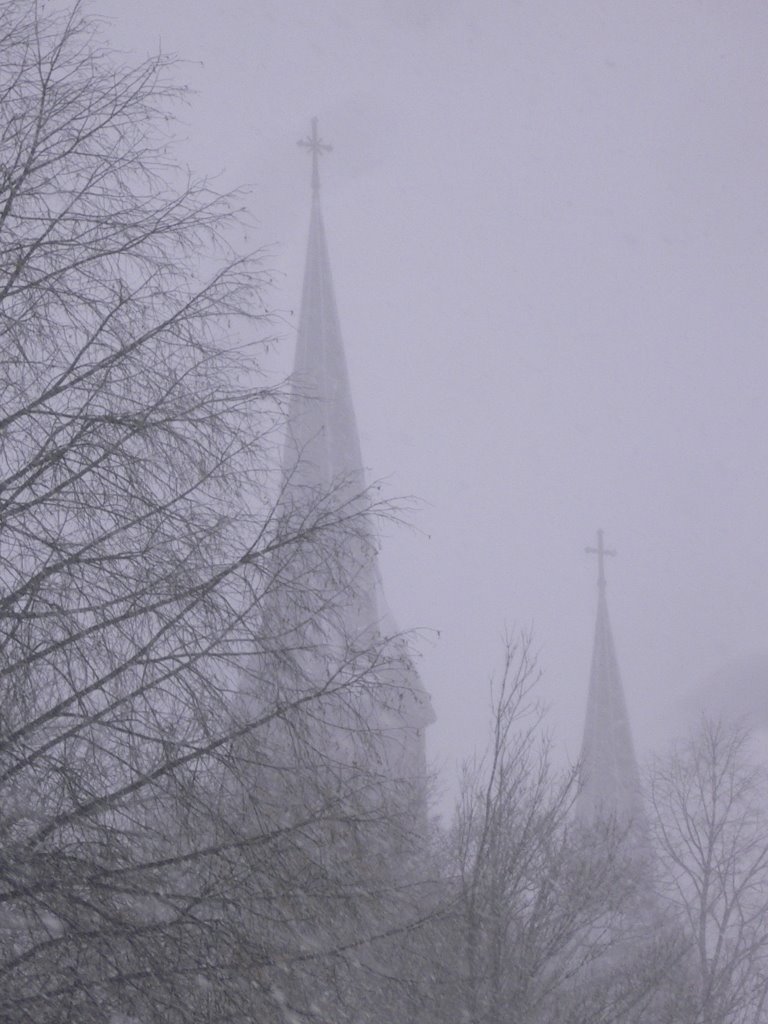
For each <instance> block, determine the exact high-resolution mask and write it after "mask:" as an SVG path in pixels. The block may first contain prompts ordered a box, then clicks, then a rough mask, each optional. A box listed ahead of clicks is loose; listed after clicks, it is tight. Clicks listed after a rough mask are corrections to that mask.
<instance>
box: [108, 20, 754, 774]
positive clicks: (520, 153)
mask: <svg viewBox="0 0 768 1024" xmlns="http://www.w3.org/2000/svg"><path fill="white" fill-rule="evenodd" d="M91 9H92V10H93V11H95V12H96V13H99V14H103V15H105V16H106V18H107V19H108V20H107V23H106V29H105V31H106V34H107V36H108V37H109V38H110V39H111V41H112V42H113V43H114V44H115V45H117V46H118V47H119V48H120V49H122V50H123V51H124V52H126V53H127V54H130V53H135V54H138V55H140V56H141V55H144V54H145V53H147V52H150V51H155V50H157V49H158V47H162V49H164V50H166V51H171V52H175V53H178V54H179V55H181V56H182V57H184V58H186V59H188V61H189V63H188V64H185V65H183V66H182V67H181V68H180V69H179V72H178V73H179V76H180V78H181V80H187V81H188V82H189V83H190V85H191V87H192V89H194V90H195V91H196V95H193V96H191V97H190V105H189V107H188V108H187V109H185V110H183V111H182V112H181V114H182V118H183V120H184V122H185V125H184V129H183V130H184V133H185V134H186V139H185V140H184V142H183V143H182V146H181V153H182V156H183V158H184V159H185V160H187V161H189V163H190V164H191V165H192V166H193V167H194V169H195V170H196V171H203V172H208V173H211V174H214V175H218V178H217V181H218V184H219V185H220V187H222V188H229V187H232V186H235V185H239V184H242V183H249V184H250V185H251V186H252V190H251V193H250V197H249V207H250V209H251V211H252V214H253V217H254V218H255V220H256V221H257V222H258V223H257V227H256V228H255V229H254V230H253V231H252V232H250V234H249V237H248V239H247V240H244V242H245V244H246V245H250V246H255V245H267V246H269V247H270V256H269V262H270V264H271V266H272V267H274V269H275V271H276V283H275V287H274V289H273V291H272V293H271V294H270V295H268V297H267V299H268V302H269V303H270V305H272V306H273V307H274V308H276V309H278V310H280V311H282V314H283V316H282V319H281V321H280V323H279V324H278V326H277V331H278V333H279V334H280V335H281V336H282V339H283V340H282V343H281V345H280V347H279V350H278V352H277V353H276V354H275V356H274V359H275V362H274V366H273V367H272V369H273V370H274V372H275V373H276V374H278V373H280V372H284V371H285V370H287V368H288V367H289V366H290V363H291V360H292V357H293V345H294V333H293V329H294V327H295V322H296V314H297V312H298V310H297V306H298V301H299V294H300V285H301V279H300V278H301V269H302V262H303V254H304V246H305V242H306V231H307V224H308V216H309V167H308V161H307V159H306V155H305V154H304V153H303V152H302V151H301V150H299V149H298V147H297V146H296V141H297V140H298V139H299V138H300V137H302V136H303V135H305V134H306V131H307V129H308V125H309V119H310V117H311V116H312V115H317V116H318V117H319V122H320V131H321V134H322V135H323V136H324V137H325V138H327V139H328V141H330V142H332V143H333V145H334V151H333V153H332V154H330V155H329V156H328V157H326V158H325V159H324V160H323V166H322V177H323V205H324V212H325V220H326V227H327V230H328V236H329V245H330V250H331V259H332V262H333V267H334V276H335V284H336V291H337V299H338V304H339V310H340V315H341V321H342V329H343V333H344V337H345V343H346V348H347V357H348V362H349V369H350V377H351V383H352V389H353V394H354V397H355V403H356V408H357V415H358V421H359V424H360V429H361V440H362V447H363V454H364V460H365V462H366V464H367V466H368V467H369V469H370V478H371V479H375V478H382V477H383V478H386V479H387V481H388V486H389V488H390V491H391V493H392V494H413V495H416V496H418V497H419V498H420V499H421V502H422V509H421V511H420V512H419V513H418V514H417V515H416V516H415V517H414V520H413V521H414V526H415V527H416V529H415V530H413V531H399V532H398V533H392V534H391V535H389V536H387V537H386V538H385V545H384V551H383V554H382V568H383V574H384V582H385V588H386V591H387V597H388V601H389V604H390V606H391V607H392V610H393V612H394V614H395V616H396V618H397V619H398V621H399V623H400V625H401V626H403V627H424V628H425V629H427V630H431V631H435V632H434V633H427V634H425V642H424V643H423V645H422V652H423V657H422V659H421V665H420V667H421V672H422V675H423V678H424V682H425V684H426V686H427V688H428V689H429V690H430V691H431V692H432V695H433V701H434V704H435V707H436V710H437V713H438V716H439V720H438V723H437V725H436V726H434V727H433V728H432V729H431V731H430V746H429V751H430V756H431V758H432V759H433V761H435V762H436V763H438V764H443V765H445V766H446V768H447V769H448V770H450V766H451V763H452V761H453V760H454V759H455V758H456V757H460V756H465V755H466V754H468V753H469V752H470V750H471V747H472V745H473V743H476V742H479V741H480V740H481V739H482V727H483V721H484V717H485V713H486V710H487V704H488V698H487V694H488V686H487V678H488V675H489V673H490V672H491V671H492V670H493V668H494V666H495V665H496V664H497V663H498V662H499V660H500V653H501V637H502V635H503V633H504V630H505V627H510V628H512V627H513V626H514V625H515V624H519V625H523V626H532V627H533V629H534V633H535V637H536V647H537V648H538V649H539V650H540V652H541V657H540V662H541V667H542V669H543V671H544V676H545V678H544V692H545V695H546V698H547V700H548V701H549V702H550V704H551V706H552V724H553V728H554V731H555V740H556V742H557V744H558V746H559V749H560V750H562V751H566V752H567V753H568V755H570V756H571V757H575V756H577V754H578V746H579V741H580V733H581V726H582V722H583V715H584V707H585V702H586V689H587V679H588V672H589V659H590V651H591V642H592V630H593V622H594V611H595V603H596V593H595V566H594V564H593V560H590V559H589V558H588V557H587V556H586V555H585V554H584V547H585V545H587V544H591V543H594V534H595V530H596V529H597V528H598V527H603V528H604V529H605V531H606V539H607V542H608V543H609V545H611V546H614V547H617V548H618V550H619V557H618V558H617V559H612V560H611V561H610V563H609V565H608V572H609V577H608V579H609V583H608V599H609V604H610V609H611V617H612V621H613V627H614V634H615V639H616V643H617V648H618V655H619V660H620V663H621V668H622V674H623V678H624V684H625V688H626V692H627V701H628V704H629V708H630V713H631V715H632V718H633V725H634V730H635V735H636V739H637V741H638V746H639V747H640V750H641V752H647V751H648V750H650V749H651V748H652V747H653V746H654V745H655V744H657V743H658V742H659V741H660V740H661V738H662V736H664V735H666V734H668V733H669V732H670V731H671V729H672V726H673V724H674V726H675V727H677V725H678V723H682V720H683V719H684V717H685V714H687V713H689V711H690V707H691V702H690V693H691V691H694V692H698V690H697V688H700V687H701V686H702V685H703V680H704V679H705V678H706V677H707V676H709V675H710V674H711V673H713V672H716V671H718V670H719V669H720V668H721V666H722V665H723V664H724V663H725V662H727V661H729V660H730V659H732V658H736V657H741V656H747V655H752V654H753V653H754V652H761V651H765V650H766V649H767V648H768V643H767V642H766V639H765V633H766V623H767V622H768V531H767V530H766V509H768V473H766V457H765V450H766V440H765V436H766V425H767V421H768V412H767V411H766V401H765V382H766V379H768V347H767V346H766V328H767V327H768V316H767V315H766V281H768V253H767V251H766V238H767V237H768V206H767V204H766V200H765V192H766V181H768V122H767V120H766V117H765V112H766V110H767V109H768V76H766V74H765V53H766V46H767V45H768V6H766V5H765V4H764V3H763V2H758V0H741V2H740V3H739V4H731V3H727V2H725V0H723V2H714V0H698V2H697V0H679V2H673V3H670V2H669V0H663V2H654V0H650V2H648V0H644V2H639V0H630V2H628V3H622V4H616V3H615V2H613V0H610V2H609V0H605V2H597V0H584V2H581V3H574V2H573V0H561V2H554V0H521V2H520V3H510V2H498V3H496V2H490V0H485V2H483V0H480V2H478V0H448V2H446V0H443V2H437V0H429V2H427V0H396V2H393V0H386V2H385V0H317V2H309V0H251V2H249V3H245V2H243V0H230V2H226V0H223V2H222V3H221V5H217V8H216V9H215V10H212V8H211V5H210V4H203V3H202V2H199V0H185V2H182V0H163V2H162V3H160V4H157V3H156V0H154V2H152V3H150V2H149V0H134V2H133V3H132V4H131V5H130V9H129V8H127V7H125V6H124V5H123V4H118V3H117V0H93V3H92V4H91ZM437 631H439V638H438V637H437ZM685 694H688V696H689V701H688V703H687V704H686V705H685V706H686V707H687V708H688V711H687V712H686V711H681V710H680V705H679V703H678V699H679V697H680V696H682V695H685ZM693 703H694V705H695V700H694V702H693Z"/></svg>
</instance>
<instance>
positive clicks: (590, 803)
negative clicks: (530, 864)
mask: <svg viewBox="0 0 768 1024" xmlns="http://www.w3.org/2000/svg"><path fill="white" fill-rule="evenodd" d="M586 550H587V552H588V553H589V554H595V555H597V565H598V574H597V622H596V624H595V642H594V648H593V651H592V669H591V672H590V680H589V695H588V698H587V715H586V721H585V724H584V739H583V741H582V747H581V761H580V766H581V768H580V770H581V780H580V781H581V788H580V791H579V795H578V798H577V803H576V814H577V817H578V818H579V820H580V821H582V822H584V823H587V824H589V823H593V822H595V821H596V820H598V819H603V818H606V819H607V818H614V819H616V820H617V822H619V823H623V824H629V823H635V824H636V825H641V823H643V822H644V821H645V812H644V810H643V802H642V794H641V786H640V772H639V770H638V766H637V758H636V757H635V748H634V743H633V740H632V729H631V727H630V724H629V716H628V715H627V704H626V700H625V698H624V688H623V686H622V683H621V676H620V673H619V664H618V660H617V658H616V648H615V645H614V642H613V634H612V632H611V623H610V619H609V617H608V602H607V600H606V595H605V592H606V580H605V559H606V557H608V556H611V555H614V554H615V552H614V551H609V550H608V549H607V548H606V547H605V543H604V539H603V531H602V530H598V532H597V547H596V548H587V549H586Z"/></svg>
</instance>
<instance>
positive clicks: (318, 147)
mask: <svg viewBox="0 0 768 1024" xmlns="http://www.w3.org/2000/svg"><path fill="white" fill-rule="evenodd" d="M298 144H299V145H300V146H303V147H304V149H307V150H309V152H310V153H311V154H312V195H314V196H317V195H319V194H320V168H319V166H318V165H319V158H320V157H321V156H322V155H323V153H330V152H331V150H332V149H333V146H329V145H328V143H327V142H323V140H322V139H321V138H320V136H319V135H318V134H317V118H316V117H313V118H312V134H311V135H308V136H307V137H306V139H300V140H299V143H298Z"/></svg>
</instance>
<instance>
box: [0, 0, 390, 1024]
mask: <svg viewBox="0 0 768 1024" xmlns="http://www.w3.org/2000/svg"><path fill="white" fill-rule="evenodd" d="M0 55H2V60H0V390H1V392H2V396H3V401H2V409H0V636H1V638H2V644H1V647H0V650H1V651H2V654H1V655H0V1005H1V1006H2V1007H3V1012H4V1013H5V1014H6V1015H7V1016H8V1018H9V1019H13V1020H18V1021H35V1022H38V1024H44V1022H47V1021H55V1022H57V1024H59V1022H64V1021H78V1022H87V1021H90V1020H94V1021H96V1020H98V1021H103V1020H105V1019H109V1016H110V1014H114V1015H115V1018H114V1019H115V1020H117V1019H118V1017H119V1015H122V1019H126V1018H133V1019H137V1020H139V1019H140V1020H141V1021H143V1022H148V1021H151V1020H162V1021H170V1022H172V1021H176V1020H179V1021H184V1020H198V1019H199V1020H205V1019H209V1016H210V1017H211V1019H213V1017H214V1016H215V1019H217V1020H234V1019H239V1018H238V1016H237V1015H238V1014H240V1015H241V1018H242V1016H243V1015H245V1014H250V1015H254V1014H255V1015H256V1016H259V1018H260V1019H270V1017H272V1016H274V1017H278V1018H281V1017H282V1015H283V1013H284V1010H285V1008H286V1005H285V1000H286V999H289V998H292V996H291V986H288V985H285V986H281V984H280V979H281V978H284V977H286V976H288V975H291V976H292V986H293V990H294V995H295V998H296V1003H297V1006H296V1008H297V1012H298V1010H301V1012H303V1013H309V1014H310V1015H311V1006H312V1005H313V1000H314V1001H315V1002H317V1003H318V1005H320V1004H322V1003H323V999H326V1001H327V1000H329V999H331V995H325V994H323V993H326V992H331V991H332V990H333V984H332V975H333V969H334V964H335V963H337V962H338V961H339V958H343V956H344V953H343V951H344V950H345V949H347V950H349V949H352V947H353V946H355V945H358V946H359V944H360V942H361V937H362V938H365V937H366V936H369V935H370V934H371V932H372V931H375V930H376V928H380V930H382V929H383V930H384V931H386V926H385V925H381V924H375V923H374V922H373V917H374V915H373V913H372V911H371V909H370V901H371V899H372V897H371V889H370V886H369V887H365V886H364V885H363V877H364V873H363V871H362V868H361V867H360V863H361V861H360V858H359V857H357V853H356V851H357V849H358V847H359V846H360V845H361V843H362V838H363V835H364V834H365V838H366V840H370V839H371V837H372V836H374V837H375V836H376V835H379V836H381V834H382V832H383V831H385V824H384V821H385V820H386V819H385V818H384V816H383V807H384V804H385V803H386V800H385V799H384V798H383V797H379V796H377V797H376V800H378V803H377V802H376V800H374V799H373V797H372V795H371V794H372V793H375V792H377V790H376V786H377V785H378V784H379V783H380V782H381V779H380V777H379V775H380V773H377V772H376V771H375V769H374V770H368V769H366V768H365V766H364V765H361V764H359V763H358V764H356V763H354V757H353V756H352V755H351V754H349V751H347V752H346V754H345V756H344V757H342V756H341V755H340V753H339V751H338V750H334V751H330V752H329V751H328V750H327V749H323V748H322V747H321V744H320V743H319V742H318V736H319V733H318V730H317V729H316V728H314V727H313V726H312V725H311V724H310V723H311V722H315V723H316V722H323V721H330V720H333V718H334V716H335V715H342V719H341V720H342V721H347V722H349V721H351V720H352V719H355V720H356V721H357V722H358V724H359V732H360V735H361V736H365V742H366V743H368V742H370V743H371V744H374V743H375V738H374V739H369V737H367V736H366V735H365V733H366V731H365V728H364V726H365V716H364V714H362V712H361V709H364V708H365V706H366V702H367V703H368V706H369V705H370V702H371V697H370V694H371V691H372V688H373V687H375V685H376V682H377V680H383V681H385V682H386V681H387V680H389V679H391V673H392V672H393V671H396V668H397V662H398V659H399V658H401V656H402V655H401V653H400V649H399V648H397V650H395V651H394V652H393V647H392V645H391V643H390V641H389V638H387V637H381V636H374V635H371V634H370V633H368V634H366V635H364V636H363V635H359V636H351V637H350V636H348V637H347V638H346V641H345V642H343V643H340V642H338V635H337V640H336V641H335V642H334V645H333V651H332V652H329V650H323V651H322V652H320V653H317V652H316V653H315V654H313V655H311V657H310V658H309V660H308V661H307V660H306V659H305V660H304V661H303V662H301V659H297V658H294V657H292V652H291V644H294V645H295V647H299V646H301V645H306V644H307V643H310V644H311V643H315V644H318V643H319V641H318V640H317V637H316V636H315V639H314V640H312V639H311V636H310V634H308V633H307V632H306V631H305V630H304V629H303V626H304V623H303V622H302V615H304V616H306V614H307V611H308V610H309V611H310V613H312V614H314V613H315V612H317V611H318V605H317V604H314V605H311V604H310V605H309V606H307V605H306V604H304V605H302V602H301V601H299V600H293V599H289V600H283V599H281V600H279V601H276V600H275V595H276V594H278V593H280V592H282V594H283V595H286V594H289V595H290V594H293V595H295V594H296V593H297V592H299V591H300V589H301V588H302V587H304V588H305V589H306V590H307V591H313V592H316V591H317V588H316V576H315V574H314V573H315V569H318V571H319V570H322V572H323V573H324V578H325V579H326V581H332V584H333V586H332V587H331V588H330V590H328V591H326V592H325V593H323V595H322V596H321V598H320V600H321V602H322V607H323V609H324V612H323V614H324V615H326V616H327V617H330V616H332V615H333V601H334V595H336V596H337V597H338V595H340V594H341V595H344V594H347V593H348V592H349V591H350V590H353V589H354V586H355V579H354V577H355V569H354V567H352V568H351V567H350V566H349V565H348V561H345V559H344V551H345V550H347V549H348V545H349V544H350V538H353V539H354V538H362V540H365V539H366V538H369V537H370V526H369V518H370V516H371V514H375V512H376V503H375V502H371V500H370V498H369V496H368V495H355V496H353V498H350V496H349V493H348V489H347V488H339V489H338V490H337V491H333V490H332V491H331V492H330V493H328V494H322V495H314V496H313V498H312V501H310V502H307V503H304V504H303V505H302V506H301V507H300V508H299V507H291V508H287V506H286V502H284V501H281V500H280V497H279V495H276V486H277V481H278V479H279V471H278V467H277V461H278V460H277V459H276V458H275V449H276V446H275V444H274V443H273V438H274V437H275V431H276V430H277V428H278V426H279V424H280V403H279V401H278V396H277V395H275V394H274V393H272V392H271V391H270V390H269V389H268V388H266V387H265V386H263V384H262V382H261V381H260V379H259V376H258V343H256V344H250V343H249V344H248V345H245V344H244V343H243V338H244V337H252V336H253V335H254V334H256V335H258V336H262V335H263V333H264V330H265V323H264V320H263V310H262V308H261V306H260V301H261V300H260V293H261V289H262V286H263V284H264V275H263V273H262V271H261V270H260V268H259V265H258V262H257V261H254V260H253V259H241V258H240V257H238V256H237V255H236V254H235V253H233V252H232V251H231V250H230V248H229V246H228V245H227V241H226V239H227V236H228V232H229V230H230V227H231V225H232V224H233V223H234V222H235V221H236V218H237V217H238V216H239V212H238V205H239V202H240V200H239V198H238V197H237V196H231V197H221V196H218V195H216V194H215V193H214V192H212V191H211V189H210V188H209V186H208V185H207V184H206V182H205V181H199V180H195V179H190V178H188V177H187V176H185V175H183V174H181V173H180V171H179V169H178V168H177V167H176V166H175V165H174V163H173V161H172V158H171V157H170V156H169V155H168V154H169V136H168V125H169V118H170V115H169V111H170V109H171V105H172V103H173V102H174V101H175V100H176V99H177V98H178V92H179V90H177V89H176V87H175V86H174V85H173V84H172V82H171V79H170V75H171V67H170V64H169V62H168V61H167V60H166V59H165V58H164V57H162V56H160V57H155V58H151V59H149V60H147V61H146V62H144V63H141V64H138V65H129V66H125V65H122V64H120V63H119V62H118V61H117V60H116V59H115V58H114V57H113V56H112V55H110V54H109V53H108V52H106V51H105V50H104V49H103V47H102V46H101V43H100V41H99V35H98V32H97V31H96V30H95V29H94V27H93V24H92V23H91V22H90V21H89V19H88V18H86V17H84V16H83V14H82V12H81V10H80V8H79V7H77V6H76V7H74V8H73V10H71V11H70V12H69V13H66V12H65V13H58V14H57V13H52V12H49V11H47V10H46V9H45V8H44V7H42V6H39V5H38V4H36V3H34V2H33V0H6V2H2V3H0ZM380 510H381V511H383V512H385V513H386V511H387V508H386V506H385V505H382V506H381V507H380ZM362 540H360V541H359V543H358V542H355V543H356V546H357V547H358V548H359V547H361V545H362ZM308 567H309V568H308ZM297 568H298V569H299V570H300V571H297ZM275 607H280V608H282V609H283V610H285V608H286V607H287V608H289V609H291V611H290V615H292V616H293V618H290V615H289V618H288V619H283V620H282V622H281V624H280V628H279V629H278V628H277V627H276V625H275V621H274V616H273V615H272V616H271V615H269V614H267V612H266V609H268V608H275ZM285 614H288V613H285ZM293 653H295V651H294V652H293ZM304 653H306V652H304ZM288 661H292V662H293V664H294V666H295V665H299V664H300V663H301V664H300V667H301V671H300V678H298V677H296V676H294V677H291V676H290V674H288V673H286V672H285V671H284V670H283V667H279V663H280V662H282V663H283V666H284V665H285V663H287V662H288ZM310 663H311V671H310V670H309V668H308V665H309V664H310ZM244 676H247V677H248V678H249V679H250V680H251V684H250V685H251V698H249V699H247V700H244V699H242V689H243V685H242V680H243V678H244ZM254 693H256V696H255V697H254V696H253V694H254ZM343 716H346V718H344V717H343ZM356 716H357V717H356ZM337 720H339V719H338V718H337ZM353 769H354V770H353ZM384 809H386V808H384ZM356 844H357V845H356ZM371 848H372V849H375V848H376V847H375V844H373V846H371ZM380 849H383V847H380ZM385 860H386V858H385V857H384V854H383V853H380V854H379V876H378V878H379V882H380V888H381V890H382V891H384V890H387V889H391V888H392V884H393V883H392V876H391V874H388V873H387V872H386V871H385V870H384V862H385ZM375 867H376V862H375V859H372V858H370V857H369V858H368V860H367V861H366V868H365V871H366V872H367V874H368V877H369V878H376V877H377V876H376V875H375V873H374V874H372V873H371V872H373V871H374V869H375ZM366 901H368V904H369V906H368V909H367V910H366ZM340 907H341V908H343V909H342V910H339V908H340ZM331 908H333V911H332V912H331ZM310 920H311V921H312V922H314V923H313V925H312V928H311V929H310V928H308V927H307V922H308V921H310ZM318 922H320V924H318ZM310 933H311V934H310ZM314 965H322V970H320V968H319V967H318V971H320V973H321V974H322V976H323V978H324V982H323V985H324V988H323V990H322V993H321V992H320V991H318V988H317V986H315V991H312V988H313V986H312V980H311V979H312V977H313V974H312V971H313V969H314ZM302 972H303V973H302ZM297 976H300V981H299V982H296V977H297ZM241 1018H240V1019H241Z"/></svg>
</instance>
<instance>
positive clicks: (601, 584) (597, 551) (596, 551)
mask: <svg viewBox="0 0 768 1024" xmlns="http://www.w3.org/2000/svg"><path fill="white" fill-rule="evenodd" d="M584 550H585V551H586V553H587V554H588V555H597V586H598V589H599V590H600V592H601V593H602V592H603V591H604V590H605V559H606V557H613V556H615V554H616V552H615V551H613V550H609V549H608V548H606V546H605V544H604V542H603V531H602V530H598V531H597V547H596V548H584Z"/></svg>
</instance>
